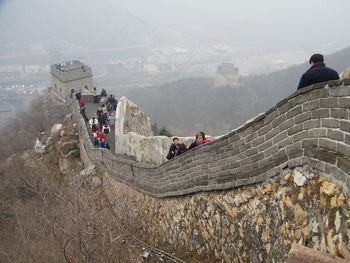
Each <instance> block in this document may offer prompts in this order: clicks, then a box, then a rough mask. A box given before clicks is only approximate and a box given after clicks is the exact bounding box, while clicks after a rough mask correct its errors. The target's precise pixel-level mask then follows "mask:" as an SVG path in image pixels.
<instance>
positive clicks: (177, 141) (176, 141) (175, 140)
mask: <svg viewBox="0 0 350 263" xmlns="http://www.w3.org/2000/svg"><path fill="white" fill-rule="evenodd" d="M173 144H175V145H178V144H179V138H177V137H174V138H173Z"/></svg>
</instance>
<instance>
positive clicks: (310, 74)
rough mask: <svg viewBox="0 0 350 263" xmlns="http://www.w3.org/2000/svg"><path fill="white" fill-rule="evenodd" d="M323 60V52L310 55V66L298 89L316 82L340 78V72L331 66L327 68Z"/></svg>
mask: <svg viewBox="0 0 350 263" xmlns="http://www.w3.org/2000/svg"><path fill="white" fill-rule="evenodd" d="M323 61H324V59H323V55H321V54H313V55H312V56H311V57H310V59H309V64H310V68H309V69H308V70H307V71H306V72H305V73H304V74H303V75H302V77H301V79H300V81H299V85H298V88H297V89H301V88H304V87H306V86H310V85H312V84H316V83H321V82H325V81H329V80H336V79H339V75H338V73H337V72H336V71H335V70H333V69H331V68H327V67H326V65H325V64H324V62H323Z"/></svg>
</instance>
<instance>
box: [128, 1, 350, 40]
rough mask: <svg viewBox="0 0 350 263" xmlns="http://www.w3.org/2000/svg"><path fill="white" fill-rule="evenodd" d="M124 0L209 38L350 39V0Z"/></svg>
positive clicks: (141, 12)
mask: <svg viewBox="0 0 350 263" xmlns="http://www.w3.org/2000/svg"><path fill="white" fill-rule="evenodd" d="M124 2H125V4H126V5H127V6H128V7H129V9H130V10H131V12H133V13H134V14H136V15H138V16H140V17H142V18H143V19H144V20H147V21H151V22H153V23H161V24H162V25H163V26H167V27H169V28H172V29H174V30H179V31H185V32H191V33H192V34H194V35H200V36H201V37H203V36H204V35H206V32H210V35H209V36H208V39H215V38H216V39H217V40H218V42H220V40H221V41H229V42H231V43H232V42H233V43H234V42H237V43H241V44H245V45H246V44H248V45H256V46H258V45H267V46H268V45H275V46H278V45H280V44H283V45H293V46H294V45H297V46H303V45H312V44H315V45H320V44H321V45H327V44H330V43H337V42H338V43H339V45H341V46H348V45H349V44H350V35H349V34H348V32H349V30H350V20H349V16H348V11H349V10H350V1H349V0H334V1H328V0H306V1H305V0H292V1H291V0H282V1H281V0H265V1H261V0H245V1H243V0H239V1H237V0H236V1H235V0H216V1H214V0H176V1H173V0H147V1H139V0H125V1H124ZM232 40H233V41H232ZM213 41H214V40H213Z"/></svg>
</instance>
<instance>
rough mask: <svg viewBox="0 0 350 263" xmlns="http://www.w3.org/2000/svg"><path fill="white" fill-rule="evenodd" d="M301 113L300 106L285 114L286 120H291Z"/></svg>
mask: <svg viewBox="0 0 350 263" xmlns="http://www.w3.org/2000/svg"><path fill="white" fill-rule="evenodd" d="M301 113H302V109H301V106H300V105H299V106H297V107H295V108H293V109H291V110H290V111H288V112H287V119H291V118H293V117H295V116H297V115H299V114H301Z"/></svg>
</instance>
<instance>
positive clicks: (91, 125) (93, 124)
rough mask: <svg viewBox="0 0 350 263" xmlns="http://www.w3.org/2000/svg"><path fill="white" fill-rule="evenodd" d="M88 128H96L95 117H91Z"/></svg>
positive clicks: (96, 121)
mask: <svg viewBox="0 0 350 263" xmlns="http://www.w3.org/2000/svg"><path fill="white" fill-rule="evenodd" d="M89 124H90V128H91V129H92V128H93V127H94V126H95V127H98V120H96V118H95V117H92V119H91V120H90V121H89Z"/></svg>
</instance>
